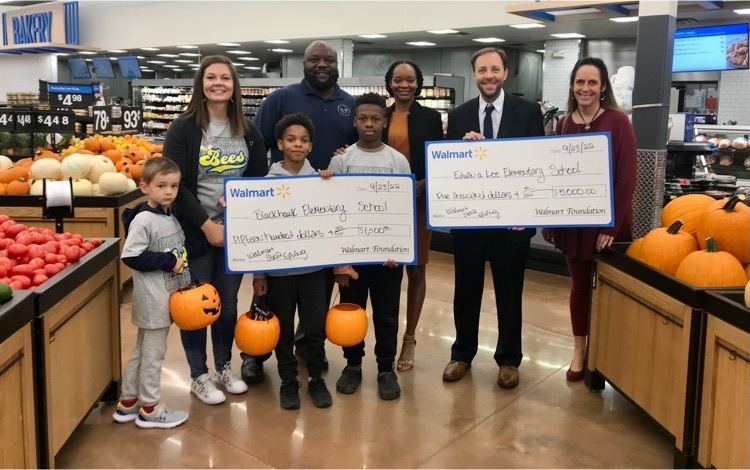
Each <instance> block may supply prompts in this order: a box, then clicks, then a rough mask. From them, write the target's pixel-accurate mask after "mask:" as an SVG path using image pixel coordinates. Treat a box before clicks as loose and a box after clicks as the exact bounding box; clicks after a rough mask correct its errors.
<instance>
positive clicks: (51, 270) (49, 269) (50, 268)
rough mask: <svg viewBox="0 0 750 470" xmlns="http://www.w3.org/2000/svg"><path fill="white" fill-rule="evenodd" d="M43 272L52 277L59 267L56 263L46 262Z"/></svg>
mask: <svg viewBox="0 0 750 470" xmlns="http://www.w3.org/2000/svg"><path fill="white" fill-rule="evenodd" d="M44 272H45V274H46V275H47V277H52V276H54V275H55V274H57V273H59V272H60V268H59V267H58V266H57V264H48V265H46V266H45V267H44Z"/></svg>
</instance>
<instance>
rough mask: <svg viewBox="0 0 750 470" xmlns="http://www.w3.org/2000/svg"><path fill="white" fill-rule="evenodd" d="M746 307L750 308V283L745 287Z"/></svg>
mask: <svg viewBox="0 0 750 470" xmlns="http://www.w3.org/2000/svg"><path fill="white" fill-rule="evenodd" d="M745 307H747V308H750V282H748V283H747V285H746V286H745Z"/></svg>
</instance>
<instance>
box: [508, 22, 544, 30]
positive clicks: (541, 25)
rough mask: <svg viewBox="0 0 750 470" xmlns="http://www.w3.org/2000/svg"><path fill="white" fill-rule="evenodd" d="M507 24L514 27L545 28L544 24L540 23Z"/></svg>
mask: <svg viewBox="0 0 750 470" xmlns="http://www.w3.org/2000/svg"><path fill="white" fill-rule="evenodd" d="M508 26H510V27H511V28H516V29H531V28H546V26H545V25H543V24H541V23H521V24H509V25H508Z"/></svg>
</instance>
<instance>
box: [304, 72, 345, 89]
mask: <svg viewBox="0 0 750 470" xmlns="http://www.w3.org/2000/svg"><path fill="white" fill-rule="evenodd" d="M338 79H339V71H338V70H331V71H330V73H329V75H328V80H326V81H324V82H321V81H320V80H318V77H316V76H315V72H314V71H313V72H308V71H305V81H306V82H307V84H308V85H309V86H310V87H311V88H314V89H315V90H317V91H325V90H329V89H331V87H333V85H335V84H336V82H337V81H338Z"/></svg>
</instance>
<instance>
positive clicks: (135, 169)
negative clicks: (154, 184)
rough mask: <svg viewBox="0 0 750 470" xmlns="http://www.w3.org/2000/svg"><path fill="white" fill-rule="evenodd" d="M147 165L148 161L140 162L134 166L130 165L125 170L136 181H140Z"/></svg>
mask: <svg viewBox="0 0 750 470" xmlns="http://www.w3.org/2000/svg"><path fill="white" fill-rule="evenodd" d="M144 163H146V160H141V161H140V162H138V163H136V164H134V165H128V166H126V167H125V169H126V170H127V171H128V172H129V173H130V175H131V176H132V177H133V179H134V180H136V181H140V180H141V176H142V174H143V164H144Z"/></svg>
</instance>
